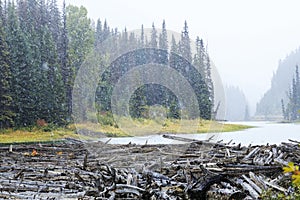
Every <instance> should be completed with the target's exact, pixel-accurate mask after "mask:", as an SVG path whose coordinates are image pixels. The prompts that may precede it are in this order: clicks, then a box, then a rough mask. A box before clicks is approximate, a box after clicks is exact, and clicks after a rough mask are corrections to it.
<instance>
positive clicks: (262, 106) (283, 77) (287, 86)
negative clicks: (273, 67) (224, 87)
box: [255, 48, 300, 120]
mask: <svg viewBox="0 0 300 200" xmlns="http://www.w3.org/2000/svg"><path fill="white" fill-rule="evenodd" d="M299 63H300V49H299V48H298V49H296V50H295V51H293V52H291V53H290V54H289V55H287V56H286V58H285V59H283V60H280V61H279V64H278V68H277V71H276V72H275V73H274V75H273V78H272V81H271V88H270V89H269V90H268V91H267V92H266V93H265V94H264V96H263V97H262V99H261V100H260V101H259V102H258V103H257V106H256V114H255V119H260V120H263V119H267V120H272V119H273V120H274V119H275V120H280V119H282V118H283V115H284V118H285V119H290V120H294V119H295V116H296V113H298V111H297V109H296V107H297V106H296V104H295V103H293V101H295V100H296V99H297V98H298V100H299V96H298V97H297V94H296V93H297V92H296V91H297V89H296V87H297V86H296V82H297V81H296V80H297V78H296V77H297V73H296V72H295V71H296V70H295V69H296V68H295V66H296V65H297V64H299ZM293 80H294V81H293ZM283 110H284V112H283ZM291 112H292V113H294V114H292V115H293V117H292V116H291ZM288 113H290V114H288Z"/></svg>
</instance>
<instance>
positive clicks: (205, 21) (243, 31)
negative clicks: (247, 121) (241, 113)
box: [59, 0, 300, 112]
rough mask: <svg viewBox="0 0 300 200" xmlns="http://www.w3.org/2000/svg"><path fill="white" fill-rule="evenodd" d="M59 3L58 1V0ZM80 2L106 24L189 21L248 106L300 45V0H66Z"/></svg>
mask: <svg viewBox="0 0 300 200" xmlns="http://www.w3.org/2000/svg"><path fill="white" fill-rule="evenodd" d="M59 2H62V0H59ZM66 4H67V5H68V4H72V5H78V6H80V5H83V6H85V7H86V8H87V9H88V12H89V17H91V18H92V19H94V20H95V21H96V19H98V18H100V19H101V21H104V19H107V21H108V23H109V25H110V27H118V28H119V30H120V29H123V28H124V27H125V26H126V27H127V30H129V31H130V30H134V29H139V28H140V27H141V24H144V27H145V28H150V27H151V25H152V22H154V23H155V26H156V27H158V28H160V27H161V23H162V20H163V19H165V20H166V25H167V29H168V30H172V31H175V32H181V30H182V28H183V24H184V20H187V22H188V26H189V31H190V36H191V38H192V39H193V40H194V39H195V37H196V36H197V35H199V36H200V37H201V38H203V39H204V41H205V42H206V43H208V49H209V53H210V56H211V58H212V60H213V62H214V63H215V65H216V67H217V69H218V71H219V73H220V75H221V77H222V79H223V84H224V85H226V84H230V85H235V86H239V87H240V88H241V89H242V90H243V91H244V93H245V95H246V97H247V99H248V100H249V103H250V104H251V110H252V112H253V111H254V108H255V104H256V102H257V101H259V99H260V98H261V97H262V95H263V94H264V92H265V91H266V90H267V89H268V88H269V87H270V83H271V77H272V75H273V72H275V70H276V69H277V65H278V61H279V59H284V58H285V57H286V55H287V54H289V53H290V52H291V51H293V50H295V49H296V48H297V47H298V46H299V45H300V1H299V0H185V1H178V0H148V1H145V0H105V1H96V0H84V1H82V0H66Z"/></svg>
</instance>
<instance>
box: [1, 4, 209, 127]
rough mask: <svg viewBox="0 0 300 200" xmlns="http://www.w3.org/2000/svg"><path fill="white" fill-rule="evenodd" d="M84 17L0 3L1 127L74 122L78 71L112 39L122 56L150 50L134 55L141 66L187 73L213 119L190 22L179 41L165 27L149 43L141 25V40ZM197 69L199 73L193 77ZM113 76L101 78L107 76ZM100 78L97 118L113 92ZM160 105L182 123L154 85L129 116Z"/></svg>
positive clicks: (204, 112)
mask: <svg viewBox="0 0 300 200" xmlns="http://www.w3.org/2000/svg"><path fill="white" fill-rule="evenodd" d="M87 13H88V11H87V10H86V8H84V7H82V6H81V7H77V6H73V5H69V6H66V5H65V3H64V4H63V9H62V10H60V9H59V8H58V6H57V1H56V0H19V1H17V3H15V2H14V1H2V0H0V68H1V75H0V91H1V93H0V107H1V111H0V128H5V127H13V126H14V127H23V126H31V125H34V124H36V121H37V120H38V119H43V120H45V121H46V122H48V123H54V124H57V125H63V124H67V123H69V122H71V121H72V119H71V112H72V89H73V86H74V80H75V77H76V73H77V71H78V69H79V68H80V67H81V65H82V63H83V62H84V60H85V58H86V57H87V55H88V54H90V53H91V52H93V51H103V54H105V51H106V50H105V49H99V45H100V44H101V43H102V42H103V41H106V40H107V39H108V38H110V37H114V38H116V40H111V41H110V45H109V46H110V48H111V49H110V51H115V50H116V51H120V52H122V50H123V51H126V50H127V49H128V47H129V46H130V47H131V49H134V48H137V49H148V51H153V52H152V53H153V54H151V55H152V56H150V57H148V58H145V55H146V52H143V51H137V52H134V54H131V56H133V57H134V58H135V59H137V57H140V58H142V59H140V60H139V61H140V62H141V63H151V62H154V61H155V63H161V64H169V65H170V66H172V67H173V68H174V69H176V70H177V71H179V72H180V73H182V74H184V76H185V77H186V78H187V80H189V83H190V84H191V85H192V86H193V89H194V90H195V93H196V96H197V99H198V100H199V107H200V108H201V110H200V113H201V117H202V118H205V119H210V118H211V116H212V112H213V108H214V106H213V105H214V95H213V94H214V92H213V91H214V87H213V81H212V78H211V63H210V58H209V55H208V53H207V50H206V48H205V45H204V43H203V40H202V39H200V38H199V37H197V39H196V44H195V45H196V52H192V50H191V40H190V36H189V31H188V24H187V22H185V23H184V25H183V31H182V34H181V38H180V40H179V41H176V40H175V38H174V37H173V38H172V40H171V41H168V37H167V31H166V26H167V25H166V22H165V21H163V22H162V24H161V30H162V31H157V29H156V26H155V24H153V25H152V32H151V35H150V37H148V36H147V35H146V34H145V33H144V29H143V26H142V28H141V33H139V34H134V33H128V32H127V30H126V28H125V29H124V30H122V31H119V30H118V29H117V28H111V27H109V25H108V23H107V21H106V20H105V21H101V20H100V19H99V20H97V21H96V22H93V21H91V20H90V19H89V18H88V17H87ZM157 48H159V49H160V50H159V51H158V50H157ZM151 49H152V50H151ZM153 49H156V50H153ZM125 59H126V57H125ZM135 64H136V63H135ZM132 65H133V63H132V60H131V61H129V60H127V62H125V63H122V64H121V65H119V68H118V69H119V70H120V73H121V74H122V73H123V74H124V73H125V72H126V66H127V67H130V66H132ZM193 67H195V68H194V69H193ZM109 69H113V68H109ZM128 69H129V68H127V70H128ZM196 69H197V70H196ZM198 71H200V72H201V73H198V74H197V73H196V72H198ZM111 72H112V71H109V70H108V71H107V72H106V73H105V74H106V75H107V76H109V74H111ZM137 76H138V75H137ZM102 78H103V79H102V80H101V81H100V82H99V87H98V88H99V89H98V93H97V94H98V96H97V98H96V99H97V100H98V102H101V104H99V105H97V108H98V111H99V113H100V112H104V111H108V112H109V111H110V105H109V104H110V98H109V93H110V92H111V88H112V86H113V85H112V83H113V82H111V81H110V80H111V79H110V78H111V77H110V78H109V77H102ZM105 78H106V79H105ZM174 81H176V80H174ZM103 94H106V95H108V96H105V95H103ZM158 103H159V104H162V105H163V106H164V107H165V108H166V109H167V110H168V116H169V117H174V118H178V117H180V116H179V115H180V113H179V110H180V109H181V108H180V103H179V102H178V99H176V97H175V96H174V94H172V92H171V91H169V90H168V89H167V88H165V87H162V86H159V85H155V84H152V85H145V86H142V87H141V88H139V89H138V90H137V91H136V92H135V94H134V95H133V97H132V99H131V108H132V109H131V114H132V115H133V116H136V117H141V116H143V112H144V111H146V110H145V108H146V107H147V106H151V105H155V104H158ZM87 112H88V111H87ZM84 114H87V113H84Z"/></svg>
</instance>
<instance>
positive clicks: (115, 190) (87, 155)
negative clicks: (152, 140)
mask: <svg viewBox="0 0 300 200" xmlns="http://www.w3.org/2000/svg"><path fill="white" fill-rule="evenodd" d="M166 137H168V138H170V139H176V140H181V141H184V142H185V144H172V145H149V144H144V145H135V144H132V143H130V144H127V145H113V144H109V142H106V143H102V142H89V143H87V142H85V143H82V142H80V141H78V140H75V141H73V140H71V139H68V140H66V142H63V143H57V144H30V145H17V144H14V145H6V146H1V147H0V199H5V198H7V199H26V198H27V199H32V198H33V197H34V198H37V199H47V198H48V197H50V198H52V199H66V198H75V199H79V198H81V199H91V198H92V199H106V200H107V199H207V198H210V199H218V198H221V196H222V198H223V197H224V196H226V198H227V199H230V198H231V199H236V198H240V199H242V198H259V195H260V194H261V193H262V192H263V191H264V190H267V189H274V190H275V191H278V192H287V189H286V188H283V187H282V186H280V185H286V184H279V183H281V182H282V181H285V180H286V179H284V178H283V176H282V167H283V166H284V165H286V164H287V163H288V162H290V161H293V162H296V164H297V165H299V163H298V160H299V156H300V149H299V145H298V143H297V142H296V141H291V142H293V143H282V144H281V145H267V146H263V145H261V146H248V147H243V146H241V145H240V144H238V145H235V146H229V144H232V145H233V142H229V143H221V142H222V141H219V142H218V143H213V142H211V141H210V139H208V140H194V139H187V138H183V137H178V136H166ZM34 149H35V150H36V151H37V154H32V152H33V150H34ZM271 180H273V181H271ZM274 180H276V181H274ZM247 195H250V196H247Z"/></svg>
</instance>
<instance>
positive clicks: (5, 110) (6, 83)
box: [0, 19, 14, 129]
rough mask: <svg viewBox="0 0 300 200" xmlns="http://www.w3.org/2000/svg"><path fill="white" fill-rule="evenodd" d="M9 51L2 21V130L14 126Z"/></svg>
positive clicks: (0, 21) (0, 100)
mask: <svg viewBox="0 0 300 200" xmlns="http://www.w3.org/2000/svg"><path fill="white" fill-rule="evenodd" d="M9 64H10V60H9V50H8V46H7V43H6V38H5V32H4V29H3V25H2V20H1V19H0V71H1V73H0V107H1V109H0V128H1V129H2V128H7V127H11V126H12V125H13V116H14V113H13V111H12V100H13V99H12V96H11V78H12V77H11V70H10V65H9Z"/></svg>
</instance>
